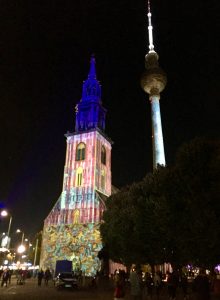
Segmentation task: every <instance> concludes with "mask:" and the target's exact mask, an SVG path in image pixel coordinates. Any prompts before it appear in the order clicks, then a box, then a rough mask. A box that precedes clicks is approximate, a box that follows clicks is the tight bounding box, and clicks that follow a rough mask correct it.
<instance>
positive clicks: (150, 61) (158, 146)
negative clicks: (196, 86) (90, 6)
mask: <svg viewBox="0 0 220 300" xmlns="http://www.w3.org/2000/svg"><path fill="white" fill-rule="evenodd" d="M147 16H148V38H149V51H148V53H147V54H146V55H145V68H146V70H145V72H144V73H143V75H142V77H141V87H142V88H143V90H144V91H145V92H146V93H147V94H149V100H150V103H151V119H152V144H153V168H154V169H155V168H157V166H158V165H164V166H165V164H166V161H165V154H164V144H163V133H162V124H161V117H160V102H159V100H160V93H161V92H162V91H163V89H164V88H165V86H166V83H167V77H166V74H165V72H164V71H163V70H162V69H161V68H160V67H159V62H158V59H159V56H158V54H157V53H156V51H155V50H154V44H153V26H152V24H151V10H150V0H148V14H147Z"/></svg>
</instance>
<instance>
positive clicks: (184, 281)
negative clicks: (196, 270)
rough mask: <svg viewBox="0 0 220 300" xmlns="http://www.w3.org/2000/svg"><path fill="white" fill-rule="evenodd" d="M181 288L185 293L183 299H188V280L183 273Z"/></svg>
mask: <svg viewBox="0 0 220 300" xmlns="http://www.w3.org/2000/svg"><path fill="white" fill-rule="evenodd" d="M180 286H181V288H182V292H183V299H184V300H185V299H187V295H188V279H187V276H186V274H185V273H184V272H182V273H181V276H180Z"/></svg>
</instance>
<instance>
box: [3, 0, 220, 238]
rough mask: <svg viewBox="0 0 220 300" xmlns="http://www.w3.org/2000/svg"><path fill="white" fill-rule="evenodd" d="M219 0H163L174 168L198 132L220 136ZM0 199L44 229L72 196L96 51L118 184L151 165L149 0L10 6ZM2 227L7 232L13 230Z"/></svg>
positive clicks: (159, 10)
mask: <svg viewBox="0 0 220 300" xmlns="http://www.w3.org/2000/svg"><path fill="white" fill-rule="evenodd" d="M219 2H220V1H219V0H206V1H205V0H194V1H189V0H186V1H176V0H170V1H164V0H152V3H151V6H152V14H153V16H152V22H153V27H154V29H153V30H154V44H155V50H156V51H157V52H158V54H159V56H160V60H159V61H160V66H161V67H162V68H163V69H164V70H165V71H166V73H167V76H168V84H167V87H166V89H165V91H164V92H163V93H162V95H161V102H160V103H161V116H162V124H163V134H164V144H165V153H166V160H167V164H172V163H173V161H174V157H175V153H176V150H177V148H178V147H179V146H180V145H181V144H182V143H183V142H186V141H189V140H191V139H192V138H194V137H196V136H207V137H217V138H220V121H219V101H220V97H219V85H220V75H219V73H220V71H219V70H220V59H219V53H220V46H219V35H220V3H219ZM0 7H1V12H0V103H1V109H0V120H1V125H0V138H1V148H0V154H1V160H0V201H1V202H4V203H5V206H6V207H7V208H9V209H10V212H11V214H12V216H13V222H12V225H13V226H12V227H13V228H12V229H13V230H15V229H16V228H17V227H20V228H21V229H22V230H24V232H25V234H26V235H29V234H34V233H35V232H36V231H37V230H39V229H41V228H42V226H43V220H44V218H45V217H46V216H47V215H48V213H49V211H50V209H51V207H52V206H53V205H54V203H55V202H56V200H57V199H58V197H59V195H60V193H61V189H62V179H63V168H64V161H65V150H66V141H65V137H64V134H65V133H66V132H67V131H70V132H73V131H74V124H75V119H74V107H75V104H76V103H77V102H79V100H80V98H81V91H82V81H83V80H84V79H86V78H87V74H88V70H89V61H90V55H91V54H92V53H95V56H96V62H97V63H96V69H97V77H98V79H99V80H100V81H101V83H102V100H103V105H104V107H106V108H107V110H108V114H107V121H106V133H107V135H108V136H109V137H111V139H112V140H113V141H114V145H113V150H112V181H113V184H114V185H116V186H118V187H121V186H123V185H126V184H129V183H131V182H133V181H138V180H140V179H141V178H143V177H144V175H145V174H146V173H147V172H150V171H151V170H152V147H151V116H150V103H149V101H148V99H147V96H146V95H145V94H144V92H142V90H141V88H140V83H139V82H140V76H141V74H142V72H143V71H144V56H145V54H146V52H147V50H148V48H147V42H148V38H147V24H146V22H147V19H146V3H145V1H144V0H139V1H134V0H93V1H91V0H78V1H64V0H63V1H55V0H53V1H49V0H42V1H39V0H38V1H28V0H27V1H16V0H12V1H8V0H5V1H3V0H1V1H0ZM6 225H7V224H6V220H4V221H2V224H1V229H0V231H2V228H3V227H4V226H6Z"/></svg>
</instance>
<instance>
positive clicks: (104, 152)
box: [101, 146, 106, 165]
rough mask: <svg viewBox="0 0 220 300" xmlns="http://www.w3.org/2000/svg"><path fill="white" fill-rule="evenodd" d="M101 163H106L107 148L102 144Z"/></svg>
mask: <svg viewBox="0 0 220 300" xmlns="http://www.w3.org/2000/svg"><path fill="white" fill-rule="evenodd" d="M101 163H102V164H103V165H105V164H106V150H105V147H104V146H102V151H101Z"/></svg>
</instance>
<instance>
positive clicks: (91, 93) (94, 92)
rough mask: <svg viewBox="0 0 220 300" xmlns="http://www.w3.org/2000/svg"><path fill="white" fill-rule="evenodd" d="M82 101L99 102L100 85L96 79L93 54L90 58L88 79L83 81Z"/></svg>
mask: <svg viewBox="0 0 220 300" xmlns="http://www.w3.org/2000/svg"><path fill="white" fill-rule="evenodd" d="M82 101H90V102H91V101H95V102H101V85H100V83H99V81H98V80H97V79H96V69H95V57H94V55H92V56H91V59H90V69H89V74H88V79H87V80H85V81H84V82H83V92H82Z"/></svg>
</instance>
